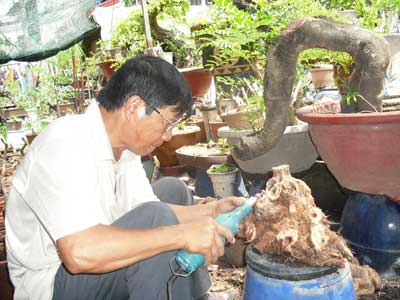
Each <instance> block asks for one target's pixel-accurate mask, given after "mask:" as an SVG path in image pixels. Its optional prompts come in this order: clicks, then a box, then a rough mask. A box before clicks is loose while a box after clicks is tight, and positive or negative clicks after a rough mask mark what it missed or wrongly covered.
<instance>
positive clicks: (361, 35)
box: [233, 18, 389, 160]
mask: <svg viewBox="0 0 400 300" xmlns="http://www.w3.org/2000/svg"><path fill="white" fill-rule="evenodd" d="M308 48H326V49H330V50H336V51H345V52H347V53H349V54H350V55H351V56H352V57H353V59H354V61H355V62H356V64H355V67H354V68H353V70H352V73H351V75H350V76H349V78H348V79H347V80H346V85H347V86H348V87H349V89H350V90H351V91H356V92H357V93H358V94H359V95H360V96H361V97H362V98H363V99H367V100H368V103H367V102H365V101H357V102H353V103H352V104H351V106H346V110H347V111H349V112H357V111H364V110H370V105H372V106H374V107H375V109H376V110H377V111H381V102H382V100H381V99H380V98H379V97H378V95H379V94H380V93H381V91H382V87H383V78H384V76H385V71H386V68H387V66H388V64H389V50H388V47H387V43H386V41H385V39H384V38H383V37H382V36H379V35H377V34H375V33H373V32H372V31H368V30H364V29H358V28H355V27H353V26H352V25H349V24H344V23H338V22H335V21H332V20H328V19H323V18H303V19H299V20H297V21H295V22H293V23H291V24H289V25H288V26H287V28H286V29H285V30H284V32H283V33H282V35H281V36H280V37H279V39H278V40H277V42H276V44H275V45H274V46H273V47H272V48H271V49H270V50H269V51H268V57H267V61H268V64H267V67H266V71H265V77H264V101H265V110H266V114H267V115H266V121H265V124H264V128H263V129H262V130H261V131H260V132H258V133H256V134H254V135H252V136H245V137H243V138H242V139H241V143H240V145H238V146H237V147H235V148H234V149H233V152H234V154H235V155H236V156H237V157H239V159H241V160H249V159H252V158H255V157H257V156H260V155H262V154H264V153H265V152H267V151H269V150H270V149H271V148H273V147H274V145H275V144H276V142H277V141H278V140H279V139H280V137H281V135H282V134H283V132H284V130H285V128H286V124H287V119H288V114H289V103H290V99H291V94H292V89H293V84H294V80H295V74H296V64H297V58H298V56H299V53H301V52H302V51H304V50H306V49H308Z"/></svg>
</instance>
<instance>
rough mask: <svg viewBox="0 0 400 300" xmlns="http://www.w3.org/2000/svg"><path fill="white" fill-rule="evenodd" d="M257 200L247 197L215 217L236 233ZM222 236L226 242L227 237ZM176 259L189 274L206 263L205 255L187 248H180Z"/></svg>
mask: <svg viewBox="0 0 400 300" xmlns="http://www.w3.org/2000/svg"><path fill="white" fill-rule="evenodd" d="M256 200H257V198H256V197H251V198H249V199H247V200H246V202H244V203H243V204H242V205H240V206H238V207H236V208H235V209H234V210H232V211H230V212H228V213H224V214H221V215H219V216H218V217H217V218H216V219H215V221H217V222H218V223H220V224H222V225H224V226H225V227H227V228H228V229H229V230H230V231H231V232H232V234H233V235H235V234H236V233H237V231H238V228H239V224H240V223H241V222H242V221H243V220H244V219H245V218H246V217H247V216H248V215H249V214H250V213H251V212H252V210H253V205H254V203H255V202H256ZM221 238H222V239H223V241H224V242H225V238H223V237H221ZM175 260H176V262H177V264H178V265H179V267H180V269H182V270H183V271H185V272H186V273H187V275H188V274H190V273H192V272H193V271H194V270H196V269H197V268H198V267H200V266H202V265H203V264H204V256H203V255H201V254H195V253H189V252H187V251H185V250H179V251H178V253H177V254H176V257H175Z"/></svg>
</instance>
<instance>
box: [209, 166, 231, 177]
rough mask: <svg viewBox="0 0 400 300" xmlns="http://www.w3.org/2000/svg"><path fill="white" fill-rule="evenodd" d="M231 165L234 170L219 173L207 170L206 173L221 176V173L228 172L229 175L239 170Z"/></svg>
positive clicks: (226, 173)
mask: <svg viewBox="0 0 400 300" xmlns="http://www.w3.org/2000/svg"><path fill="white" fill-rule="evenodd" d="M231 167H232V168H234V170H232V171H229V172H221V173H216V172H209V170H207V174H208V175H211V176H221V175H228V174H229V175H231V174H233V173H236V172H238V171H239V168H238V167H235V166H231Z"/></svg>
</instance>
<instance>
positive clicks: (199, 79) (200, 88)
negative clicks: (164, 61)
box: [179, 68, 212, 97]
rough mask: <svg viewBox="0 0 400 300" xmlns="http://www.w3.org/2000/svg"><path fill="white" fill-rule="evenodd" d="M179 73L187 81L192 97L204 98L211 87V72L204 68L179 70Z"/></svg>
mask: <svg viewBox="0 0 400 300" xmlns="http://www.w3.org/2000/svg"><path fill="white" fill-rule="evenodd" d="M179 72H181V74H182V75H183V77H185V79H186V80H187V82H188V84H189V86H190V89H191V90H192V97H203V96H204V95H205V94H207V92H208V90H209V89H210V87H211V81H212V74H211V72H210V71H209V70H207V69H203V68H186V69H179Z"/></svg>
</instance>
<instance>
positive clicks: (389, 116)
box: [296, 101, 400, 125]
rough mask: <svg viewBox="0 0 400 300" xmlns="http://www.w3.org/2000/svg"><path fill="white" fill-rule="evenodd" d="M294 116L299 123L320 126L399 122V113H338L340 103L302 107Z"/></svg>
mask: <svg viewBox="0 0 400 300" xmlns="http://www.w3.org/2000/svg"><path fill="white" fill-rule="evenodd" d="M296 116H297V117H298V118H299V119H300V120H301V121H304V122H307V123H310V124H321V125H337V124H348V125H351V124H353V125H367V124H371V125H373V124H384V123H397V122H399V121H400V111H394V112H393V111H392V112H368V113H340V101H329V102H322V103H317V104H313V105H310V106H305V107H302V108H300V109H298V110H296Z"/></svg>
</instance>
